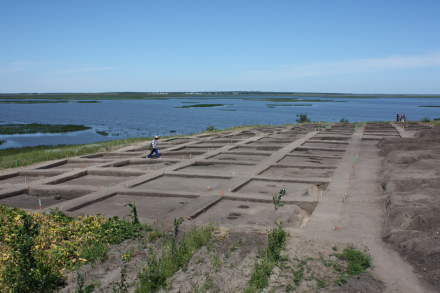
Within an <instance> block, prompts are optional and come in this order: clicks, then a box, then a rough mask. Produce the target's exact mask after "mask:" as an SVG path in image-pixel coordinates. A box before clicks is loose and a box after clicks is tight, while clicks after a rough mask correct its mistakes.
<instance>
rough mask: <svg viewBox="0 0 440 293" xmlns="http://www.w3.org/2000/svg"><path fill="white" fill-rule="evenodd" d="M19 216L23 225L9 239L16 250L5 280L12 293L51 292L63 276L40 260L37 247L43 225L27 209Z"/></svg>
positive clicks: (6, 269)
mask: <svg viewBox="0 0 440 293" xmlns="http://www.w3.org/2000/svg"><path fill="white" fill-rule="evenodd" d="M17 217H19V218H21V219H22V220H23V224H22V225H17V226H15V227H14V228H13V234H12V235H11V236H10V238H9V240H8V242H9V245H10V247H11V250H12V253H11V257H10V258H9V259H8V261H7V262H6V266H5V269H4V270H3V272H2V273H3V276H4V279H3V281H4V282H5V283H6V285H7V286H8V288H9V291H10V292H17V293H18V292H51V291H52V290H53V289H54V288H55V287H56V286H57V285H58V283H59V282H60V281H61V275H60V274H59V273H58V272H57V271H56V270H54V269H53V268H52V267H50V266H48V265H45V264H43V263H42V262H41V261H39V260H38V259H37V251H35V250H34V249H33V248H34V246H35V238H36V237H37V236H38V234H39V233H40V230H39V229H40V226H39V225H38V224H37V223H35V221H34V219H33V217H32V216H31V215H29V214H27V213H25V212H22V213H20V215H18V216H17Z"/></svg>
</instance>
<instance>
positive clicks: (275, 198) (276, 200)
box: [272, 188, 286, 211]
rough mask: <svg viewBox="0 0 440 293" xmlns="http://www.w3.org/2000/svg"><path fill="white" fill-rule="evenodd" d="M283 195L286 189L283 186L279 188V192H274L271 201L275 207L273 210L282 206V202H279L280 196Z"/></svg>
mask: <svg viewBox="0 0 440 293" xmlns="http://www.w3.org/2000/svg"><path fill="white" fill-rule="evenodd" d="M284 195H286V189H284V188H283V189H281V190H280V192H279V194H275V195H274V196H273V197H272V203H273V205H274V207H275V211H277V210H278V208H280V207H283V206H284V203H283V202H281V198H282V197H283V196H284Z"/></svg>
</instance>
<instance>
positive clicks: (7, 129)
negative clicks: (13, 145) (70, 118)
mask: <svg viewBox="0 0 440 293" xmlns="http://www.w3.org/2000/svg"><path fill="white" fill-rule="evenodd" d="M87 129H91V127H88V126H84V125H71V124H67V125H51V124H39V123H31V124H3V125H0V134H2V135H12V134H30V133H66V132H74V131H81V130H87Z"/></svg>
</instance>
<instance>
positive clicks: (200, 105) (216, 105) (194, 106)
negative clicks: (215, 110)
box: [174, 104, 227, 109]
mask: <svg viewBox="0 0 440 293" xmlns="http://www.w3.org/2000/svg"><path fill="white" fill-rule="evenodd" d="M226 105H227V104H195V105H187V106H182V107H174V108H182V109H189V108H212V107H221V106H226Z"/></svg>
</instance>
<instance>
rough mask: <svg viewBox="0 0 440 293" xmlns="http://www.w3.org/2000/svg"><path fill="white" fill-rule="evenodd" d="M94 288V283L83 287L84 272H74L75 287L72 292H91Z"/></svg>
mask: <svg viewBox="0 0 440 293" xmlns="http://www.w3.org/2000/svg"><path fill="white" fill-rule="evenodd" d="M94 290H95V285H94V284H91V285H88V286H86V287H85V288H84V274H80V273H78V272H77V273H76V288H75V291H73V292H74V293H91V292H93V291H94Z"/></svg>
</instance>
